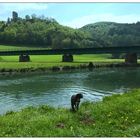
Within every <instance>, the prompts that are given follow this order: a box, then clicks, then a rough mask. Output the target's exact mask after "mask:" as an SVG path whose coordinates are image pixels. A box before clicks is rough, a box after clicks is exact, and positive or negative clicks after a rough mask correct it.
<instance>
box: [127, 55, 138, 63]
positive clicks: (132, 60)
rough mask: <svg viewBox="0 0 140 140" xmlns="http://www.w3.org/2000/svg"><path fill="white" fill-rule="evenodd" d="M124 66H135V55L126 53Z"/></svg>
mask: <svg viewBox="0 0 140 140" xmlns="http://www.w3.org/2000/svg"><path fill="white" fill-rule="evenodd" d="M125 63H126V64H137V53H127V54H126V56H125Z"/></svg>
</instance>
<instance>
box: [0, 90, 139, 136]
mask: <svg viewBox="0 0 140 140" xmlns="http://www.w3.org/2000/svg"><path fill="white" fill-rule="evenodd" d="M139 114H140V90H133V91H130V92H127V93H125V94H114V95H112V96H108V97H105V98H104V99H103V101H100V102H95V103H93V102H91V103H90V102H85V103H82V104H81V106H80V109H79V110H78V111H77V112H72V111H70V108H69V109H66V108H53V107H49V106H46V105H42V106H39V107H28V108H25V109H22V110H21V111H19V112H12V111H10V112H7V113H6V114H5V115H2V116H0V126H1V127H0V136H1V137H138V136H140V125H139V124H140V119H139Z"/></svg>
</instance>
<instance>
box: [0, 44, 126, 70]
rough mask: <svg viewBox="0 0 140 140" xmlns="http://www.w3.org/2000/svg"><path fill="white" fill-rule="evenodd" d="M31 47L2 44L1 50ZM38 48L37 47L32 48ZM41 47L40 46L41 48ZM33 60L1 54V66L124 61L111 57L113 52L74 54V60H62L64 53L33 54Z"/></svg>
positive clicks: (34, 66) (24, 66) (17, 66)
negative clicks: (26, 60) (21, 60)
mask: <svg viewBox="0 0 140 140" xmlns="http://www.w3.org/2000/svg"><path fill="white" fill-rule="evenodd" d="M21 48H22V49H24V50H26V49H29V47H25V46H22V47H17V46H4V45H0V50H2V51H3V50H15V49H16V50H21ZM31 49H36V48H33V47H32V48H31ZM39 49H40V48H39ZM30 59H31V62H18V61H19V56H1V57H0V68H11V69H15V68H16V69H20V68H38V67H43V68H50V67H52V66H79V65H81V64H88V63H89V62H93V63H100V64H102V63H105V64H106V63H107V64H108V63H122V62H124V59H111V54H93V55H91V54H90V55H74V62H62V55H31V56H30Z"/></svg>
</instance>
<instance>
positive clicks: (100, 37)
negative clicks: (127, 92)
mask: <svg viewBox="0 0 140 140" xmlns="http://www.w3.org/2000/svg"><path fill="white" fill-rule="evenodd" d="M139 31H140V22H137V23H133V24H127V23H126V24H120V23H115V22H97V23H94V24H88V25H85V26H84V27H82V28H80V29H73V28H70V27H67V26H63V25H60V24H59V23H58V22H57V21H56V20H55V19H53V18H46V17H37V16H35V15H32V16H29V15H26V16H25V18H20V17H19V16H18V13H16V12H13V16H12V18H8V19H7V21H0V44H2V45H5V44H6V45H18V46H19V45H20V46H36V47H45V48H57V49H58V48H59V49H61V48H89V47H107V46H131V45H140V32H139Z"/></svg>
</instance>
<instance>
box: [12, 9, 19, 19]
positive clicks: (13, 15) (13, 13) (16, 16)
mask: <svg viewBox="0 0 140 140" xmlns="http://www.w3.org/2000/svg"><path fill="white" fill-rule="evenodd" d="M12 19H13V21H17V19H18V13H17V12H15V11H13V12H12Z"/></svg>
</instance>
